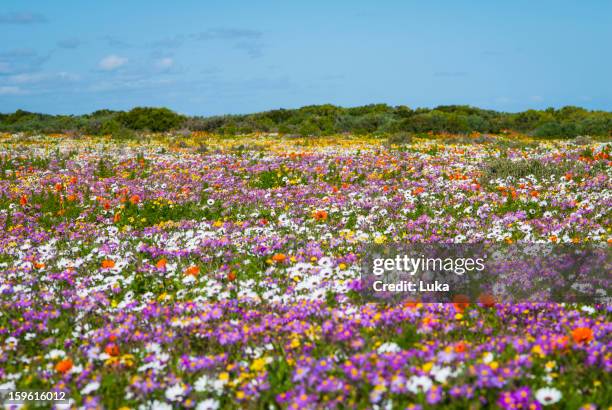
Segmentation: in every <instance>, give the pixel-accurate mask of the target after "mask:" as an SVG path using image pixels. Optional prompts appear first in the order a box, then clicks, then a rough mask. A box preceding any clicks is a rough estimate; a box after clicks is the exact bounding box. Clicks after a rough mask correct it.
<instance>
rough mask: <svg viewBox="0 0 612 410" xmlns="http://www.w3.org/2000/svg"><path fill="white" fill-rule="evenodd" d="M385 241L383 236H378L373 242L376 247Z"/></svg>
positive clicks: (385, 238)
mask: <svg viewBox="0 0 612 410" xmlns="http://www.w3.org/2000/svg"><path fill="white" fill-rule="evenodd" d="M386 240H387V237H386V236H385V235H378V236H376V238H374V242H375V243H376V244H378V245H380V244H382V243H385V241H386Z"/></svg>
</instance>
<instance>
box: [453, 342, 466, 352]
mask: <svg viewBox="0 0 612 410" xmlns="http://www.w3.org/2000/svg"><path fill="white" fill-rule="evenodd" d="M466 350H467V345H466V344H465V343H463V342H459V343H457V344H456V345H455V353H463V352H465V351H466Z"/></svg>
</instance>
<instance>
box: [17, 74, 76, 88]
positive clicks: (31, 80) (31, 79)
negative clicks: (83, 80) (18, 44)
mask: <svg viewBox="0 0 612 410" xmlns="http://www.w3.org/2000/svg"><path fill="white" fill-rule="evenodd" d="M78 79H79V76H78V75H76V74H72V73H68V72H65V71H61V72H59V73H23V74H16V75H12V76H9V77H8V78H7V82H8V83H10V84H22V85H23V84H40V83H44V82H52V83H62V82H72V81H76V80H78Z"/></svg>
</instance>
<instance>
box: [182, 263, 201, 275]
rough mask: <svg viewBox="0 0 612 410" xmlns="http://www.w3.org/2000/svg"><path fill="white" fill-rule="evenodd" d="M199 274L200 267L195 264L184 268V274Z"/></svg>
mask: <svg viewBox="0 0 612 410" xmlns="http://www.w3.org/2000/svg"><path fill="white" fill-rule="evenodd" d="M199 274H200V267H199V266H197V265H191V266H190V267H188V268H187V269H185V275H188V276H198V275H199Z"/></svg>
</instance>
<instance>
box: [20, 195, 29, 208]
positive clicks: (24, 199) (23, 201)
mask: <svg viewBox="0 0 612 410" xmlns="http://www.w3.org/2000/svg"><path fill="white" fill-rule="evenodd" d="M19 203H20V204H21V206H26V204H27V203H28V197H27V196H26V195H21V198H19Z"/></svg>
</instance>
